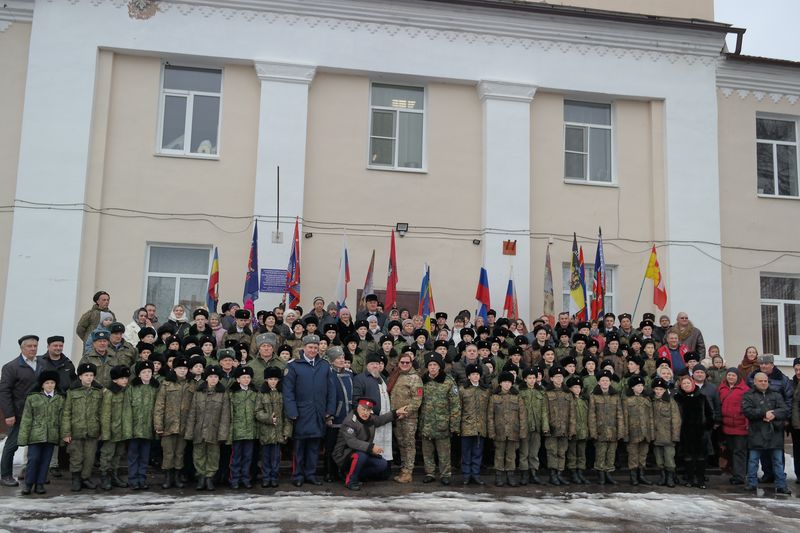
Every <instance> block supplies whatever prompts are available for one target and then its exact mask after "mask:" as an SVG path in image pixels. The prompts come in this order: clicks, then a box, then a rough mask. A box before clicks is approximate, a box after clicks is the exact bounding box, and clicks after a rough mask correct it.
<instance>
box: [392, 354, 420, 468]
mask: <svg viewBox="0 0 800 533" xmlns="http://www.w3.org/2000/svg"><path fill="white" fill-rule="evenodd" d="M413 361H414V355H413V352H411V351H410V350H406V351H404V352H403V353H402V354H401V355H400V358H399V359H398V360H397V364H398V368H399V372H400V373H399V375H398V376H397V380H396V381H395V382H394V383H392V378H391V377H390V378H389V398H390V399H391V407H392V411H396V410H397V409H400V408H401V407H403V406H406V407H407V409H406V410H407V412H408V415H407V416H406V417H405V418H402V419H399V420H397V421H396V422H395V426H394V431H393V435H394V437H395V439H397V447H398V448H400V473H399V474H398V475H397V476H395V478H394V480H395V481H396V482H398V483H410V482H411V474H412V472H413V471H414V460H415V459H416V455H417V448H416V436H415V435H416V433H417V414H418V413H419V408H420V405H422V392H423V389H422V380H421V379H420V377H419V375H418V374H417V372H416V371H415V370H414V367H413V365H412V363H413Z"/></svg>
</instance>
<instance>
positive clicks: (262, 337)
mask: <svg viewBox="0 0 800 533" xmlns="http://www.w3.org/2000/svg"><path fill="white" fill-rule="evenodd" d="M262 344H269V345H270V346H272V347H273V348H277V347H278V337H277V335H275V334H274V333H259V334H258V335H256V347H260V346H261V345H262Z"/></svg>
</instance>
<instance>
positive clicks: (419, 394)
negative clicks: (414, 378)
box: [417, 387, 422, 396]
mask: <svg viewBox="0 0 800 533" xmlns="http://www.w3.org/2000/svg"><path fill="white" fill-rule="evenodd" d="M417 396H422V387H417Z"/></svg>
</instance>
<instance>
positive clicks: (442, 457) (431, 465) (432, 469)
mask: <svg viewBox="0 0 800 533" xmlns="http://www.w3.org/2000/svg"><path fill="white" fill-rule="evenodd" d="M434 452H435V453H434ZM435 455H438V456H439V472H440V474H441V476H442V477H447V478H449V477H450V473H451V471H450V437H444V438H441V439H429V438H426V437H422V461H423V463H424V465H425V475H428V476H432V475H434V474H435V473H436V458H435Z"/></svg>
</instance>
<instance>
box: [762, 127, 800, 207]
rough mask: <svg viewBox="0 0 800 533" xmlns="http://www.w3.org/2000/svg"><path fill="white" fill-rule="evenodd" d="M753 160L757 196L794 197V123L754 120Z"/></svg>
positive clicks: (795, 134)
mask: <svg viewBox="0 0 800 533" xmlns="http://www.w3.org/2000/svg"><path fill="white" fill-rule="evenodd" d="M756 161H757V165H758V194H766V195H773V196H798V190H797V127H796V122H795V121H793V120H780V119H776V118H764V117H756Z"/></svg>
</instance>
